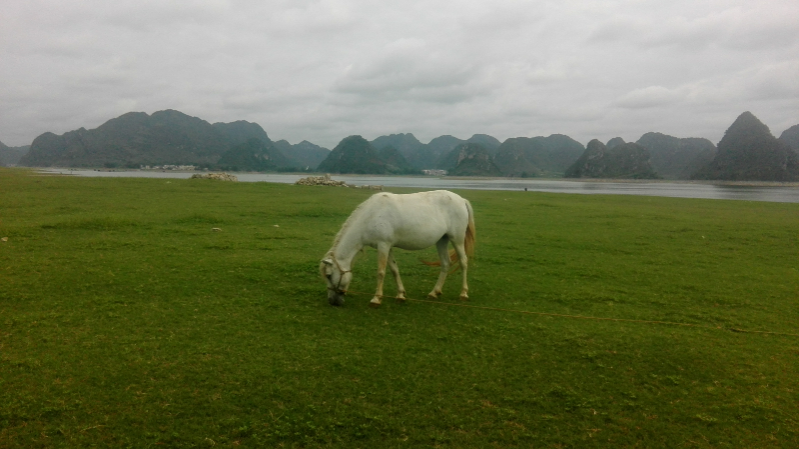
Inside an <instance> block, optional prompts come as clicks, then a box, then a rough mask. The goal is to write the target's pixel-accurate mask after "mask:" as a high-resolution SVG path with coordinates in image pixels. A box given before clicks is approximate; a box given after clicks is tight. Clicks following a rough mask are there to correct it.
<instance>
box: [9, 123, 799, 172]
mask: <svg viewBox="0 0 799 449" xmlns="http://www.w3.org/2000/svg"><path fill="white" fill-rule="evenodd" d="M797 154H799V125H796V126H793V127H791V128H789V129H787V130H785V131H784V132H783V133H782V134H781V135H780V138H779V139H777V138H775V137H774V136H773V135H771V133H770V131H769V130H768V127H766V126H765V125H764V124H762V123H761V122H760V121H759V120H758V119H757V118H756V117H755V116H754V115H752V114H751V113H749V112H745V113H744V114H741V116H740V117H738V119H737V120H736V121H735V123H733V125H732V126H731V127H730V129H728V130H727V132H726V134H725V136H724V138H723V139H722V140H721V142H719V148H718V149H717V148H716V147H715V146H714V145H713V143H712V142H710V141H709V140H707V139H702V138H677V137H673V136H668V135H665V134H661V133H656V132H650V133H646V134H644V135H643V136H641V138H640V139H638V141H637V142H635V143H627V142H625V141H624V139H622V138H620V137H615V138H613V139H610V140H609V141H608V142H607V144H603V143H602V142H599V141H598V140H592V141H591V142H590V143H589V146H588V148H586V147H584V146H583V145H582V144H581V143H579V142H577V141H575V140H574V139H572V138H570V137H569V136H566V135H562V134H553V135H550V136H548V137H543V136H538V137H514V138H510V139H507V140H505V141H504V142H500V141H499V140H497V139H496V138H494V137H492V136H489V135H486V134H475V135H473V136H472V137H470V138H469V139H466V140H463V139H459V138H457V137H454V136H450V135H444V136H440V137H436V138H434V139H432V140H431V141H430V142H429V143H427V144H423V143H422V142H420V141H419V140H418V139H417V138H416V137H415V136H414V135H413V134H410V133H407V134H391V135H387V136H381V137H378V138H377V139H374V140H372V141H371V142H370V141H367V140H366V139H364V138H363V137H361V136H350V137H347V138H345V139H343V140H342V141H341V142H340V143H339V144H338V145H337V146H336V148H335V149H334V150H333V151H330V150H328V149H326V148H323V147H320V146H318V145H315V144H313V143H311V142H308V141H302V142H300V143H298V144H295V145H292V144H290V143H289V142H287V141H285V140H279V141H277V142H273V141H272V140H271V139H270V138H269V136H268V135H267V133H266V131H264V129H263V128H261V126H260V125H258V124H257V123H250V122H247V121H243V120H240V121H236V122H231V123H213V124H211V123H208V122H206V121H205V120H202V119H200V118H197V117H191V116H189V115H186V114H184V113H182V112H179V111H174V110H166V111H158V112H155V113H153V114H152V115H148V114H146V113H143V112H130V113H127V114H124V115H122V116H120V117H117V118H114V119H111V120H109V121H107V122H106V123H104V124H102V125H101V126H99V127H97V128H95V129H92V130H86V129H85V128H80V129H77V130H75V131H70V132H67V133H64V134H62V135H56V134H53V133H49V132H48V133H44V134H42V135H40V136H39V137H37V138H36V139H34V141H33V143H32V144H31V145H30V146H29V147H16V148H9V147H7V146H5V145H3V144H2V143H0V164H2V165H22V166H36V167H48V166H61V167H109V168H111V167H122V168H138V167H140V166H161V165H166V164H170V165H194V166H197V167H200V168H208V169H224V170H234V171H288V170H296V171H303V170H304V171H313V170H316V171H323V172H330V173H364V174H367V173H369V174H415V173H421V171H422V170H425V169H441V170H446V171H448V172H449V173H450V174H458V175H464V176H510V177H560V176H564V175H565V176H569V177H614V178H615V177H618V178H647V179H649V178H664V179H675V180H678V179H735V180H763V181H784V180H799V169H798V168H796V164H797V162H796V160H797V157H799V156H797Z"/></svg>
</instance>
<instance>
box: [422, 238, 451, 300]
mask: <svg viewBox="0 0 799 449" xmlns="http://www.w3.org/2000/svg"><path fill="white" fill-rule="evenodd" d="M447 245H449V239H448V238H447V236H444V237H441V240H439V241H438V242H437V243H436V249H437V250H438V259H439V261H441V271H440V272H439V273H438V281H436V285H435V287H433V291H431V292H430V293H428V294H427V297H428V298H430V299H437V298H438V297H439V296H441V289H442V288H444V281H446V280H447V273H449V254H448V252H447Z"/></svg>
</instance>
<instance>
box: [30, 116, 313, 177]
mask: <svg viewBox="0 0 799 449" xmlns="http://www.w3.org/2000/svg"><path fill="white" fill-rule="evenodd" d="M251 139H255V140H257V141H259V142H261V144H262V145H261V146H262V148H260V149H259V151H261V152H264V153H268V154H269V157H268V160H269V161H270V163H269V167H270V168H273V169H274V168H289V167H296V168H298V169H300V168H304V167H306V166H308V165H309V164H308V162H309V161H311V162H312V163H313V162H315V161H316V160H317V159H319V158H320V156H319V154H320V153H321V152H322V151H325V150H324V149H322V148H321V147H316V146H315V145H313V144H309V143H307V142H303V143H301V144H298V145H288V143H287V142H286V144H281V145H280V146H281V148H278V146H276V145H275V144H274V143H273V142H272V141H271V140H270V139H269V137H268V136H267V134H266V132H265V131H264V130H263V128H261V126H260V125H258V124H257V123H250V122H246V121H243V120H240V121H236V122H232V123H214V124H210V123H208V122H206V121H205V120H202V119H199V118H197V117H191V116H189V115H186V114H184V113H182V112H179V111H174V110H166V111H158V112H155V113H153V114H152V115H147V114H146V113H144V112H129V113H127V114H124V115H122V116H119V117H117V118H114V119H111V120H109V121H107V122H105V123H104V124H102V125H100V126H99V127H97V128H95V129H92V130H86V129H85V128H80V129H78V130H75V131H70V132H67V133H64V134H62V135H60V136H59V135H56V134H53V133H49V132H48V133H44V134H42V135H40V136H39V137H37V138H36V139H34V141H33V143H32V144H31V146H30V150H29V151H28V152H27V154H25V155H24V156H23V157H22V158H21V160H20V161H19V164H20V165H26V166H33V167H50V166H60V167H103V166H104V167H129V168H138V167H139V166H142V165H149V166H158V165H164V164H174V165H195V166H199V167H206V168H217V167H218V166H219V162H220V160H221V161H222V163H223V165H225V166H232V165H230V162H231V160H235V161H236V162H237V165H235V166H236V167H238V168H239V169H240V170H242V171H248V170H257V169H259V168H263V167H264V165H263V159H259V157H255V158H249V159H248V158H244V159H242V158H241V157H238V158H236V157H235V156H234V155H226V153H228V152H229V151H231V150H232V151H234V152H237V151H238V152H241V151H244V149H243V147H241V146H242V145H245V147H246V145H251V144H252V142H251ZM253 148H254V147H253ZM295 150H296V157H295ZM262 156H263V155H262ZM245 160H248V161H250V162H251V163H252V164H254V165H247V164H243V162H244V161H245ZM256 160H258V161H259V162H256ZM314 167H315V164H314Z"/></svg>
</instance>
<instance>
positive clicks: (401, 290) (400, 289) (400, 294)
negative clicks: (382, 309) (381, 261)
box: [388, 252, 405, 301]
mask: <svg viewBox="0 0 799 449" xmlns="http://www.w3.org/2000/svg"><path fill="white" fill-rule="evenodd" d="M388 267H389V268H390V269H391V272H392V273H393V274H394V280H395V281H397V299H399V300H401V301H404V300H405V286H403V285H402V279H400V274H399V266H397V261H396V260H394V254H393V253H392V252H389V253H388Z"/></svg>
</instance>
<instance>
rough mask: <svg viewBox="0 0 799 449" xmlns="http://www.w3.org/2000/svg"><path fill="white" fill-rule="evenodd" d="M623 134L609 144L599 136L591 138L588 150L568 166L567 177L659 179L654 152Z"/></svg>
mask: <svg viewBox="0 0 799 449" xmlns="http://www.w3.org/2000/svg"><path fill="white" fill-rule="evenodd" d="M618 139H619V138H615V139H611V140H610V141H609V142H608V145H605V144H603V143H602V142H600V141H599V140H597V139H594V140H592V141H590V142H588V147H587V148H586V150H585V152H584V153H583V154H582V156H580V158H579V159H577V160H576V161H575V162H574V164H572V165H571V166H570V167H569V168H568V169H566V173H565V175H564V176H565V177H566V178H615V179H625V178H627V179H658V178H660V176H659V175H658V174H657V173H656V172H655V169H654V168H653V167H652V164H651V163H650V154H649V152H648V151H647V150H646V148H644V147H642V146H641V145H638V144H637V143H625V142H624V140H621V141H619V140H618Z"/></svg>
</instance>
